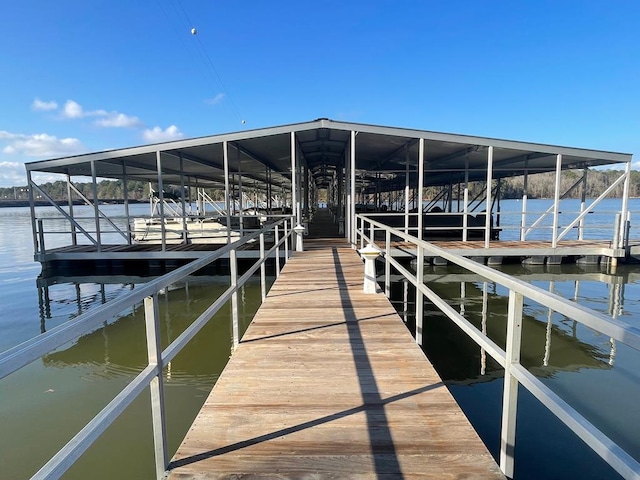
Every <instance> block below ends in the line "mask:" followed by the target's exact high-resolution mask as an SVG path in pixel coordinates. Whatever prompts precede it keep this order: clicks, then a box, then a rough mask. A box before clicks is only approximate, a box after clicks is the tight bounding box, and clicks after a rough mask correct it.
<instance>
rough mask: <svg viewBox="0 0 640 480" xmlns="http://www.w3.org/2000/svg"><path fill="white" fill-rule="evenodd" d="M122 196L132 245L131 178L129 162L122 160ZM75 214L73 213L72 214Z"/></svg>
mask: <svg viewBox="0 0 640 480" xmlns="http://www.w3.org/2000/svg"><path fill="white" fill-rule="evenodd" d="M122 196H123V197H124V215H125V217H127V245H131V243H132V241H133V239H132V235H131V216H130V212H129V179H128V177H127V164H126V163H125V162H124V160H123V161H122ZM72 216H73V215H72Z"/></svg>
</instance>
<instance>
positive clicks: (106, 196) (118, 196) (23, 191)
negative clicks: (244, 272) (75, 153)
mask: <svg viewBox="0 0 640 480" xmlns="http://www.w3.org/2000/svg"><path fill="white" fill-rule="evenodd" d="M73 185H74V187H75V188H76V189H77V190H78V191H79V192H80V193H82V195H84V196H85V197H86V198H88V199H90V200H92V199H93V184H92V183H91V182H86V183H79V182H74V183H73ZM39 187H40V188H41V189H42V190H43V191H44V192H46V193H47V195H49V196H50V197H51V198H52V199H53V200H56V201H61V200H66V199H67V182H65V181H62V180H59V181H57V182H47V183H43V184H40V185H39ZM123 187H124V182H123V181H121V180H102V181H100V182H98V184H97V194H98V199H99V200H122V199H124V189H123ZM149 188H150V186H149V182H145V181H136V180H130V181H128V182H127V198H128V199H129V200H147V199H148V198H149V193H150V189H149ZM151 188H152V189H153V190H154V191H155V192H157V191H158V186H157V185H156V184H152V185H151ZM205 191H206V192H207V193H208V194H209V196H211V198H212V199H213V200H221V199H223V198H224V192H220V191H218V190H213V189H205ZM164 192H165V194H166V195H167V196H168V197H172V198H180V197H181V195H180V186H174V185H165V186H164ZM36 195H37V192H36ZM193 195H195V191H194V192H193ZM187 197H188V194H187V195H186V196H185V198H187ZM28 198H29V191H28V188H27V186H20V187H8V188H0V200H27V199H28ZM72 198H73V199H78V198H80V197H79V196H78V195H77V194H76V192H74V191H72Z"/></svg>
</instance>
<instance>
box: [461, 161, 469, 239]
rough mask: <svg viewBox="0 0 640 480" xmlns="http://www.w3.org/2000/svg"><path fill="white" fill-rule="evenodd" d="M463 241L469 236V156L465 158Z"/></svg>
mask: <svg viewBox="0 0 640 480" xmlns="http://www.w3.org/2000/svg"><path fill="white" fill-rule="evenodd" d="M462 203H463V205H462V211H463V214H462V241H463V242H466V241H467V239H468V238H469V232H468V227H469V157H465V159H464V198H463V200H462Z"/></svg>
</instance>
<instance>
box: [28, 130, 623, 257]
mask: <svg viewBox="0 0 640 480" xmlns="http://www.w3.org/2000/svg"><path fill="white" fill-rule="evenodd" d="M631 160H632V158H631V155H629V154H623V153H612V152H604V151H594V150H587V149H580V148H570V147H558V146H550V145H542V144H534V143H526V142H518V141H508V140H498V139H491V138H482V137H473V136H467V135H456V134H446V133H436V132H429V131H424V130H413V129H405V128H394V127H384V126H373V125H363V124H354V123H345V122H337V121H332V120H328V119H318V120H315V121H311V122H306V123H299V124H293V125H285V126H279V127H271V128H263V129H258V130H249V131H243V132H236V133H229V134H221V135H213V136H209V137H202V138H195V139H188V140H180V141H174V142H168V143H162V144H157V145H148V146H141V147H134V148H125V149H121V150H111V151H105V152H98V153H91V154H87V155H80V156H75V157H67V158H60V159H54V160H46V161H40V162H33V163H29V164H27V166H26V168H27V175H28V177H29V185H30V196H31V199H32V200H33V199H35V198H36V197H41V198H49V197H48V194H47V193H46V191H45V190H46V189H43V188H42V187H41V186H40V185H39V182H41V179H43V178H46V179H47V180H51V179H52V178H58V177H59V178H60V179H64V180H66V181H67V183H68V189H67V190H68V205H66V206H64V207H61V206H57V207H56V208H57V209H58V213H59V217H60V218H61V219H63V220H64V222H66V232H67V237H66V238H68V244H67V246H69V247H74V246H76V245H80V244H89V245H92V246H93V247H94V249H95V252H94V253H93V255H94V257H95V258H96V259H101V258H106V257H105V256H104V255H105V254H106V253H107V252H108V248H106V247H107V246H109V245H112V244H113V243H117V244H120V245H134V244H135V243H138V242H140V243H144V242H142V241H140V240H139V239H140V236H139V235H136V233H139V232H136V231H135V225H136V221H135V220H136V218H137V219H138V223H137V224H138V225H140V224H144V223H141V222H140V215H134V214H132V213H131V209H130V206H129V200H128V197H129V196H130V193H131V192H127V188H124V189H123V191H124V195H123V197H124V198H122V199H119V200H120V201H121V202H122V203H123V208H122V210H123V213H122V216H121V218H119V219H115V218H113V217H112V216H109V215H107V214H105V213H104V212H103V210H104V207H103V205H102V204H101V202H102V201H104V200H107V199H100V198H97V183H98V181H99V179H103V178H106V179H117V180H120V181H122V182H123V185H127V182H128V181H131V180H138V181H146V182H150V183H152V184H153V187H152V188H153V189H154V191H155V192H157V196H158V200H159V204H158V205H159V206H158V208H157V210H156V212H155V213H154V215H155V216H154V218H149V216H146V220H145V222H146V224H147V225H157V226H158V231H157V232H155V233H154V236H153V241H150V242H146V243H149V244H157V245H159V247H156V248H157V250H158V251H159V252H162V254H163V255H164V254H166V255H167V256H168V257H170V255H171V253H170V251H171V248H169V247H168V246H169V245H170V244H175V243H178V244H193V245H199V244H200V242H202V241H205V240H203V239H201V238H200V239H199V238H198V236H197V235H194V233H193V231H194V228H193V225H192V222H198V221H200V222H202V221H211V220H216V219H217V221H218V222H219V223H218V227H219V226H220V225H225V227H224V228H225V229H227V230H226V231H225V232H222V233H219V232H218V233H217V236H218V239H217V240H216V241H219V242H222V243H226V242H227V241H229V240H230V239H231V238H233V237H235V236H236V235H237V234H238V233H240V234H241V233H242V228H243V227H242V226H243V224H245V223H246V224H247V225H248V224H249V222H254V223H255V221H256V219H259V221H261V222H264V221H265V220H267V221H268V220H269V218H270V217H271V216H272V215H277V214H282V213H288V211H291V213H292V215H293V223H294V224H301V225H307V224H308V223H309V222H312V221H313V214H314V210H315V209H316V206H317V205H318V204H319V203H321V204H325V203H326V205H327V206H328V207H329V208H330V209H331V210H332V212H333V221H334V222H335V223H336V225H339V227H340V231H341V234H342V235H344V237H345V238H346V239H347V240H348V241H349V242H350V243H351V244H355V242H356V238H357V235H356V230H357V228H358V225H357V223H358V221H357V218H356V215H357V214H362V215H366V216H370V217H371V218H373V219H375V220H377V221H380V222H382V223H385V224H387V225H392V226H395V227H398V228H404V229H405V231H411V232H413V233H414V235H416V236H418V237H420V238H424V239H433V240H459V241H463V242H467V241H476V242H482V243H481V244H476V245H482V248H481V250H485V251H487V250H490V249H494V248H497V247H498V246H499V243H495V240H497V239H500V240H506V239H508V240H514V241H521V242H530V241H533V240H537V241H544V242H546V243H547V244H548V245H549V247H547V245H545V246H543V247H542V248H543V249H544V253H539V254H540V255H551V253H549V249H551V252H552V253H553V250H554V249H557V248H560V247H561V245H562V244H561V242H563V241H567V240H575V241H582V240H594V239H593V238H592V237H591V236H590V225H589V222H588V221H587V220H588V213H589V212H591V211H593V209H595V208H596V207H597V206H598V204H599V203H600V202H601V201H602V200H603V199H604V198H607V197H610V196H611V194H612V192H614V190H616V189H618V193H619V191H620V190H621V191H622V193H623V196H622V198H621V199H620V201H619V207H618V208H616V213H617V214H618V216H617V217H616V218H615V220H611V225H609V226H607V227H606V228H607V229H608V230H609V231H610V232H611V238H610V239H606V240H607V241H608V242H609V247H610V248H609V249H606V252H604V253H601V254H600V253H599V254H600V255H606V256H610V257H611V258H623V257H625V255H627V253H628V225H629V212H628V200H627V199H628V193H629V178H630V168H631ZM592 167H612V168H615V169H617V170H618V171H620V176H619V177H618V179H617V180H616V181H615V182H613V184H612V185H610V186H608V187H607V188H606V189H605V190H604V191H603V192H602V193H601V194H600V196H599V197H598V198H596V199H589V200H587V199H586V198H585V184H586V179H587V175H588V171H589V169H590V168H592ZM569 170H577V171H578V172H579V175H578V176H575V175H573V176H572V178H573V177H575V178H577V180H576V181H575V182H573V181H572V184H569V186H567V182H566V181H563V174H565V173H566V172H567V171H569ZM543 172H552V174H553V175H555V177H554V178H555V186H556V188H555V198H554V199H553V204H552V205H551V207H549V209H548V210H547V211H545V212H531V211H530V210H528V206H527V193H526V192H527V183H528V179H529V177H531V176H532V175H535V174H538V173H543ZM507 177H520V178H521V179H522V185H523V188H522V191H523V192H524V194H523V196H522V198H521V205H522V211H521V212H519V213H518V214H517V216H518V219H517V222H516V223H517V226H516V227H512V228H513V229H512V230H509V231H507V230H506V228H507V227H505V226H504V225H502V223H503V222H501V217H503V216H504V214H505V213H504V212H500V197H501V193H500V192H501V188H500V185H501V180H502V179H504V178H507ZM87 178H89V179H91V181H92V182H93V192H94V195H93V196H92V198H86V196H81V195H80V194H79V192H78V191H77V189H76V188H75V186H74V182H75V181H80V180H81V179H82V180H86V179H87ZM474 185H475V186H476V187H477V188H476V189H475V190H476V191H480V194H479V195H474V196H472V194H471V192H472V188H471V187H473V186H474ZM427 187H433V188H432V189H431V190H430V191H431V193H430V197H429V199H427V198H424V194H423V193H424V192H425V189H427ZM212 189H213V190H218V191H220V192H221V195H220V198H223V199H224V200H222V201H221V202H219V203H220V204H221V205H222V206H221V209H220V212H217V213H216V214H215V215H210V212H207V211H206V208H204V204H203V203H201V202H200V194H201V193H202V192H205V190H206V191H208V192H210V191H211V190H212ZM170 190H173V191H178V192H182V194H181V195H179V197H178V198H177V199H169V198H165V195H167V196H168V192H169V191H170ZM194 192H197V195H196V193H194ZM580 192H581V193H580ZM205 193H206V192H205ZM568 195H572V196H574V197H576V196H577V197H578V198H580V196H581V202H580V207H579V209H578V211H575V212H566V211H562V210H561V208H560V205H561V201H562V199H563V198H564V197H565V196H568ZM79 197H80V198H81V199H82V200H83V201H84V202H85V203H87V205H88V207H86V208H85V212H83V215H86V211H87V210H88V211H89V212H90V215H91V218H89V219H87V218H82V219H80V218H79V216H78V207H75V208H74V205H73V201H74V200H75V201H77V200H78V198H79ZM196 197H197V198H196ZM108 200H109V201H113V200H118V199H108ZM170 201H171V202H172V203H171V205H172V206H171V208H170V207H169V206H168V205H169V202H170ZM51 202H52V204H56V205H57V202H54V201H53V199H51ZM194 204H197V205H198V209H197V210H196V211H195V212H194V211H192V207H193V205H194ZM248 207H249V208H251V209H253V210H252V211H248V210H247V209H248ZM256 209H259V212H257V211H256ZM287 209H288V210H287ZM487 212H488V213H487ZM209 215H210V218H209ZM32 217H33V237H34V250H35V252H36V254H37V257H36V258H37V260H39V261H41V262H46V261H47V260H48V258H49V257H48V255H49V253H55V252H53V251H52V249H51V247H49V245H50V243H51V242H50V237H51V236H52V235H53V234H54V232H52V230H51V227H48V225H49V223H50V220H51V219H49V218H41V217H40V216H39V215H38V210H37V209H36V208H35V207H32ZM214 217H215V218H214ZM190 222H191V223H190ZM227 226H228V228H227ZM238 226H239V228H238ZM218 227H216V228H217V229H218V230H219V228H218ZM218 230H217V231H218ZM239 230H240V232H239ZM227 231H228V232H229V235H225V234H224V233H226V232H227ZM55 234H56V235H58V238H59V237H60V232H59V231H58V232H55ZM509 236H510V238H507V237H509ZM471 245H473V244H471V243H470V244H469V245H468V246H471ZM529 245H530V246H531V245H532V244H531V243H530V244H529ZM55 246H56V247H60V246H61V245H60V244H59V243H56V245H55ZM109 248H110V247H109ZM196 248H198V247H196ZM574 248H575V249H578V250H575V251H576V255H581V253H580V251H579V244H578V243H576V244H575V245H574ZM124 251H126V248H124V249H123V250H122V252H124ZM103 252H104V253H103ZM60 253H61V252H60V251H58V252H57V253H56V254H60ZM66 253H68V254H70V256H69V260H70V261H71V260H72V258H73V257H72V256H71V254H72V253H73V249H72V248H71V249H69V250H67V252H66ZM86 253H87V252H86V251H85V252H84V254H85V256H86ZM535 254H536V253H533V254H532V255H535ZM591 254H592V253H590V252H586V253H584V255H591ZM130 255H131V256H132V257H135V255H137V253H136V252H135V251H131V252H130Z"/></svg>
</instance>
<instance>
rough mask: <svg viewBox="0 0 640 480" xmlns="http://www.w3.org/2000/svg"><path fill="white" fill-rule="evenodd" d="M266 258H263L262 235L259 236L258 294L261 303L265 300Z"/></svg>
mask: <svg viewBox="0 0 640 480" xmlns="http://www.w3.org/2000/svg"><path fill="white" fill-rule="evenodd" d="M265 262H266V258H265V256H264V233H261V234H260V292H261V294H262V301H263V302H264V300H265V298H267V272H266V265H265Z"/></svg>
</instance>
